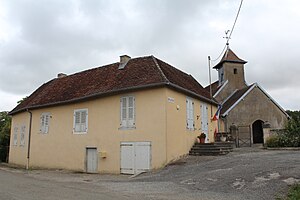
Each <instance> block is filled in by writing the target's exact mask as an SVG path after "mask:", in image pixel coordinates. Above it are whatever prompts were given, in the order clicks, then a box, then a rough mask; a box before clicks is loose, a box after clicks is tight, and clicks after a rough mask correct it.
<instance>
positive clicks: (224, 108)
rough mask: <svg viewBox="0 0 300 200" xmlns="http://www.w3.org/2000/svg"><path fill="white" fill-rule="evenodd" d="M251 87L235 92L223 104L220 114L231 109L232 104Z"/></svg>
mask: <svg viewBox="0 0 300 200" xmlns="http://www.w3.org/2000/svg"><path fill="white" fill-rule="evenodd" d="M252 86H253V84H252V85H249V86H246V87H244V88H243V89H240V90H237V91H236V92H235V93H234V94H233V95H232V96H231V97H230V98H229V99H228V100H227V101H226V102H224V104H223V105H222V110H221V114H224V113H225V112H226V111H227V110H228V109H229V108H231V106H233V104H235V103H236V102H237V101H238V100H239V99H240V98H241V97H242V96H243V95H244V94H245V93H246V92H247V91H248V90H249V89H250V88H251V87H252Z"/></svg>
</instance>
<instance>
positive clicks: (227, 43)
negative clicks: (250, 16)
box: [211, 0, 243, 62]
mask: <svg viewBox="0 0 300 200" xmlns="http://www.w3.org/2000/svg"><path fill="white" fill-rule="evenodd" d="M242 5H243V0H241V3H240V6H239V9H238V12H237V14H236V17H235V20H234V23H233V26H232V28H231V31H230V30H228V31H225V33H226V37H225V38H226V39H227V40H226V44H225V46H224V48H223V50H222V51H221V53H220V54H219V56H218V57H217V58H216V59H211V61H213V62H215V61H217V60H219V58H220V57H221V56H222V55H223V53H224V51H225V50H226V47H227V48H228V47H229V40H230V39H231V35H232V33H233V30H234V27H235V24H236V22H237V19H238V17H239V15H240V11H241V8H242ZM228 32H230V34H229V36H227V34H228Z"/></svg>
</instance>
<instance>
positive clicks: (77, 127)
mask: <svg viewBox="0 0 300 200" xmlns="http://www.w3.org/2000/svg"><path fill="white" fill-rule="evenodd" d="M73 129H74V132H87V131H88V110H87V109H81V110H75V111H74V127H73Z"/></svg>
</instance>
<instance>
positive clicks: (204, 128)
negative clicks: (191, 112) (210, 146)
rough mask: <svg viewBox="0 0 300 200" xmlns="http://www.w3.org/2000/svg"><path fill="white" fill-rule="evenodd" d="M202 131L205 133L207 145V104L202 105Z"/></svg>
mask: <svg viewBox="0 0 300 200" xmlns="http://www.w3.org/2000/svg"><path fill="white" fill-rule="evenodd" d="M200 107H201V131H202V132H203V133H205V135H206V138H205V143H207V142H208V106H207V104H205V103H202V104H201V106H200Z"/></svg>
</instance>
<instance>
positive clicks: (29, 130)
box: [26, 109, 32, 170]
mask: <svg viewBox="0 0 300 200" xmlns="http://www.w3.org/2000/svg"><path fill="white" fill-rule="evenodd" d="M27 112H28V113H29V114H30V118H29V129H28V149H27V165H26V169H27V170H28V169H29V158H30V141H31V124H32V112H31V111H30V110H28V109H27Z"/></svg>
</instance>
